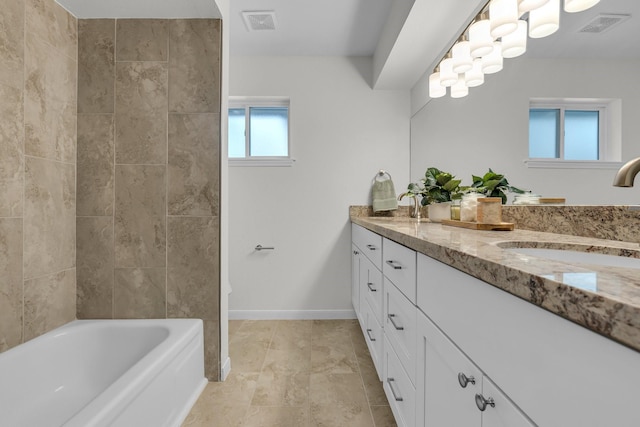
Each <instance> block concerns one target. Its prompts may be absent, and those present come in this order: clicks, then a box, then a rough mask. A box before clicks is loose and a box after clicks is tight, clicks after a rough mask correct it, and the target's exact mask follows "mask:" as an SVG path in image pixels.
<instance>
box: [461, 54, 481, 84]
mask: <svg viewBox="0 0 640 427" xmlns="http://www.w3.org/2000/svg"><path fill="white" fill-rule="evenodd" d="M464 80H465V83H466V84H467V86H468V87H476V86H480V85H481V84H483V83H484V73H483V72H482V59H480V58H476V59H474V60H473V68H471V69H470V70H469V71H467V72H466V73H464Z"/></svg>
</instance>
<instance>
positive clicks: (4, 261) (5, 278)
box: [0, 218, 22, 352]
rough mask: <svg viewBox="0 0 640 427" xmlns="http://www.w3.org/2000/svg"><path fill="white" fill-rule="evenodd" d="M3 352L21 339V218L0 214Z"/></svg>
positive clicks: (0, 341)
mask: <svg viewBox="0 0 640 427" xmlns="http://www.w3.org/2000/svg"><path fill="white" fill-rule="evenodd" d="M0 271H2V276H0V352H2V351H5V350H7V349H9V348H11V347H15V346H16V345H18V344H20V343H21V342H22V218H0Z"/></svg>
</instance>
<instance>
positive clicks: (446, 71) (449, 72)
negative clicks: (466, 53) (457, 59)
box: [440, 58, 458, 87]
mask: <svg viewBox="0 0 640 427" xmlns="http://www.w3.org/2000/svg"><path fill="white" fill-rule="evenodd" d="M457 81H458V73H454V72H453V59H452V58H445V59H443V60H442V61H441V62H440V84H441V85H442V86H444V87H448V86H451V85H453V84H454V83H455V82H457Z"/></svg>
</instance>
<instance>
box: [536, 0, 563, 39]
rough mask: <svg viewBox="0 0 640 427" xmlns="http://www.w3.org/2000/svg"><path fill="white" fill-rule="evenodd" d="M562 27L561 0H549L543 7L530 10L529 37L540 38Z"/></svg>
mask: <svg viewBox="0 0 640 427" xmlns="http://www.w3.org/2000/svg"><path fill="white" fill-rule="evenodd" d="M558 28H560V0H549V1H548V2H547V3H545V4H544V5H543V6H542V7H539V8H538V9H534V10H532V11H531V12H529V37H531V38H533V39H539V38H542V37H546V36H548V35H551V34H553V33H555V32H556V31H558Z"/></svg>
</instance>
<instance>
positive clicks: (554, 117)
mask: <svg viewBox="0 0 640 427" xmlns="http://www.w3.org/2000/svg"><path fill="white" fill-rule="evenodd" d="M605 129H606V107H605V106H604V105H602V104H597V105H595V104H592V103H585V104H575V105H571V104H555V105H554V104H536V103H531V106H530V108H529V158H532V159H560V160H607V159H606V152H607V151H606V143H607V141H606V137H605V135H606V133H605Z"/></svg>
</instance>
